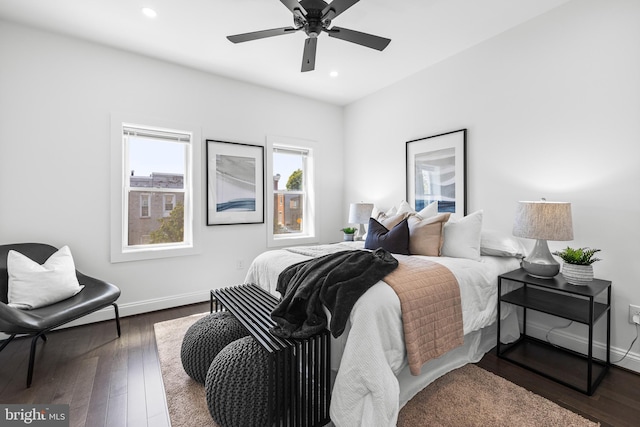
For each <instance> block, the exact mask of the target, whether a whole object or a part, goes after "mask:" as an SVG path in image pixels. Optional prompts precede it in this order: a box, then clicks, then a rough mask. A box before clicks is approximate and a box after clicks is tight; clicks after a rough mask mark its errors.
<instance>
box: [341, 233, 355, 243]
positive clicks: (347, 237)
mask: <svg viewBox="0 0 640 427" xmlns="http://www.w3.org/2000/svg"><path fill="white" fill-rule="evenodd" d="M353 236H354V234H353V233H351V234H347V233H344V235H343V239H344V241H345V242H353Z"/></svg>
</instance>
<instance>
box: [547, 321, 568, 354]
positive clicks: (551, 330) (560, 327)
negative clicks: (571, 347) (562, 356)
mask: <svg viewBox="0 0 640 427" xmlns="http://www.w3.org/2000/svg"><path fill="white" fill-rule="evenodd" d="M571 325H573V320H572V321H571V322H569V324H568V325H566V326H556V327H553V328H551V329H549V330H548V331H547V335H546V336H545V338H546V340H547V343H549V344H551V345H552V346H554V347H556V348H561V347H560V346H559V345H556V344H554V343H552V342H551V339H550V338H549V334H550V333H551V332H553V331H555V330H556V329H567V328H568V327H569V326H571Z"/></svg>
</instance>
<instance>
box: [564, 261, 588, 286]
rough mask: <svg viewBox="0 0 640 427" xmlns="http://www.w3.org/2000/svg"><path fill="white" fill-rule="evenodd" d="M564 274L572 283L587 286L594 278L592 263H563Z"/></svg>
mask: <svg viewBox="0 0 640 427" xmlns="http://www.w3.org/2000/svg"><path fill="white" fill-rule="evenodd" d="M562 276H563V277H564V279H565V280H566V281H567V282H569V283H571V284H572V285H577V286H585V285H588V284H589V282H591V281H592V280H593V266H592V265H577V264H567V263H566V262H565V263H564V264H562Z"/></svg>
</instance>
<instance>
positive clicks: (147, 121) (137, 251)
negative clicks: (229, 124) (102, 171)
mask: <svg viewBox="0 0 640 427" xmlns="http://www.w3.org/2000/svg"><path fill="white" fill-rule="evenodd" d="M125 127H133V128H140V129H149V130H152V131H153V130H156V131H164V132H175V133H185V134H190V136H191V137H190V141H189V142H188V144H189V146H188V148H187V150H186V152H187V155H186V157H187V158H186V159H185V163H186V165H185V167H186V170H185V176H184V186H185V188H184V191H185V202H184V203H185V239H184V241H183V242H180V243H163V244H153V245H151V244H150V245H135V246H129V245H128V236H127V235H126V233H127V227H128V224H127V221H128V201H127V199H126V198H125V197H128V195H127V190H128V188H127V187H128V184H127V181H126V180H127V175H128V174H129V167H128V152H127V144H126V143H125V140H124V138H123V132H124V128H125ZM201 159H202V139H201V133H200V128H199V127H198V126H196V125H193V124H185V123H175V122H172V121H169V120H162V119H157V118H149V117H144V116H138V115H134V114H126V113H112V114H111V232H110V246H111V251H110V252H111V262H112V263H117V262H128V261H140V260H148V259H158V258H168V257H175V256H185V255H195V254H199V253H201V252H202V247H201V234H202V233H201V224H202V202H201V200H202V196H203V191H202V165H201V163H202V162H201ZM187 204H188V206H187ZM174 207H175V206H174ZM149 209H151V206H150V207H149ZM163 209H164V206H163ZM125 224H127V225H126V226H125Z"/></svg>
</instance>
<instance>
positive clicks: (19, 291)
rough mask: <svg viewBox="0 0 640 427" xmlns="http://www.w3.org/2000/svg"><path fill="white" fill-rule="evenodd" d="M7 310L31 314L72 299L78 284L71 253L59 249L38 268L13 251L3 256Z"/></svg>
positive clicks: (33, 262) (78, 286)
mask: <svg viewBox="0 0 640 427" xmlns="http://www.w3.org/2000/svg"><path fill="white" fill-rule="evenodd" d="M7 272H8V273H9V288H8V292H7V297H8V300H9V304H8V305H9V306H10V307H14V308H20V309H26V310H31V309H34V308H38V307H43V306H45V305H49V304H53V303H55V302H58V301H62V300H64V299H67V298H69V297H72V296H74V295H75V294H77V293H78V292H80V291H81V290H82V288H84V286H81V285H80V283H78V278H77V277H76V267H75V265H74V263H73V258H72V257H71V250H70V249H69V247H68V246H63V247H62V248H60V249H59V250H58V251H57V252H55V253H54V254H53V255H51V256H50V257H49V259H47V261H46V262H45V263H44V264H42V265H40V264H38V263H37V262H35V261H33V260H32V259H30V258H29V257H26V256H24V255H22V254H21V253H19V252H16V251H9V254H8V255H7Z"/></svg>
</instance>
